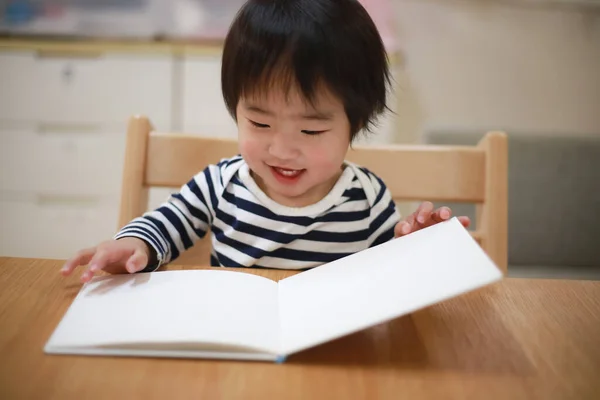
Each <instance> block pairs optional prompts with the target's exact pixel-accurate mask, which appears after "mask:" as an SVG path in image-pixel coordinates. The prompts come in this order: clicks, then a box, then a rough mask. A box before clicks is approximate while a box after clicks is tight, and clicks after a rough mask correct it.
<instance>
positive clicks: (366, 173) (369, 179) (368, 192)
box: [347, 162, 388, 206]
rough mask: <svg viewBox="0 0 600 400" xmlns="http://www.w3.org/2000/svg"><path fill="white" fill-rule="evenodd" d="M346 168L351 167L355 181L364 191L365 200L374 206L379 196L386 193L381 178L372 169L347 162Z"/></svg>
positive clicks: (379, 198)
mask: <svg viewBox="0 0 600 400" xmlns="http://www.w3.org/2000/svg"><path fill="white" fill-rule="evenodd" d="M347 165H348V168H351V169H352V171H353V172H354V175H355V177H356V178H355V181H357V183H358V185H359V186H360V187H361V188H362V190H363V191H364V194H365V196H366V197H367V200H368V201H369V204H370V205H371V206H374V205H375V204H376V203H377V202H378V201H380V200H381V198H382V197H383V196H384V195H385V194H386V193H388V190H387V187H386V185H385V183H384V182H383V180H382V179H381V178H380V177H379V176H378V175H377V174H375V173H374V172H373V171H371V170H369V169H368V168H366V167H363V166H360V165H357V164H353V163H349V162H348V163H347Z"/></svg>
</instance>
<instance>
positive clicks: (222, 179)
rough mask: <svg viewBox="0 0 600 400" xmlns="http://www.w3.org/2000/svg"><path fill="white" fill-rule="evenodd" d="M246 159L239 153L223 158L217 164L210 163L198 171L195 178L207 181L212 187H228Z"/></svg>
mask: <svg viewBox="0 0 600 400" xmlns="http://www.w3.org/2000/svg"><path fill="white" fill-rule="evenodd" d="M243 163H244V159H243V158H242V156H240V155H237V156H234V157H230V158H223V159H221V160H219V162H218V163H216V164H209V165H207V166H206V168H204V169H203V170H202V171H200V172H198V173H197V174H196V176H195V177H194V179H195V180H196V181H198V180H200V181H206V182H207V183H208V184H209V185H211V186H212V187H215V188H217V187H221V188H224V187H226V186H227V185H228V184H229V182H230V181H231V179H232V178H233V177H234V176H235V174H237V172H238V170H239V169H240V167H241V166H242V165H243Z"/></svg>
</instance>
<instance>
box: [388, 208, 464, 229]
mask: <svg viewBox="0 0 600 400" xmlns="http://www.w3.org/2000/svg"><path fill="white" fill-rule="evenodd" d="M451 217H452V210H450V208H448V207H440V208H438V209H437V210H434V209H433V204H432V203H431V202H429V201H426V202H424V203H421V205H420V206H419V208H417V211H415V212H414V213H413V214H411V215H409V216H408V217H406V219H405V220H404V221H400V222H398V223H397V224H396V227H395V228H394V236H395V237H400V236H406V235H408V234H409V233H413V232H416V231H418V230H419V229H423V228H427V227H428V226H431V225H435V224H437V223H439V222H443V221H446V220H448V219H450V218H451ZM458 220H459V221H460V222H461V224H463V226H464V227H465V228H468V227H469V225H470V224H471V220H470V219H469V217H458Z"/></svg>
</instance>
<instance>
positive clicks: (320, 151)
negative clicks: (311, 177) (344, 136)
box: [307, 141, 348, 171]
mask: <svg viewBox="0 0 600 400" xmlns="http://www.w3.org/2000/svg"><path fill="white" fill-rule="evenodd" d="M347 150H348V145H347V144H345V143H344V142H343V141H328V142H327V143H322V144H319V145H318V146H313V148H312V151H310V152H309V153H308V154H307V155H308V157H307V158H308V159H309V165H311V166H318V167H319V168H320V169H322V170H332V171H337V170H338V169H339V168H340V166H341V165H342V163H343V162H344V159H345V157H346V153H347Z"/></svg>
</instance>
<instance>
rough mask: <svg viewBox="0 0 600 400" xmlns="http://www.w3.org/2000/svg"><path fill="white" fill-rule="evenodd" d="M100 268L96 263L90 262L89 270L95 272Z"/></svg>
mask: <svg viewBox="0 0 600 400" xmlns="http://www.w3.org/2000/svg"><path fill="white" fill-rule="evenodd" d="M99 269H100V267H99V266H98V264H92V265H90V271H93V272H96V271H98V270H99Z"/></svg>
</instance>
